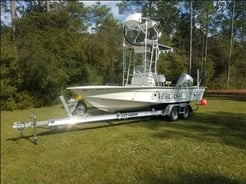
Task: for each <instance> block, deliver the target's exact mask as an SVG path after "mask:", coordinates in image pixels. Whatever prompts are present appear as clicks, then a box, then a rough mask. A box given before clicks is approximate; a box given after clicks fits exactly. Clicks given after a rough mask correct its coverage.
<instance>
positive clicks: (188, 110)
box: [180, 105, 191, 119]
mask: <svg viewBox="0 0 246 184" xmlns="http://www.w3.org/2000/svg"><path fill="white" fill-rule="evenodd" d="M190 114H191V110H190V106H189V105H186V106H185V109H184V113H183V114H181V115H180V118H182V119H187V118H189V117H190Z"/></svg>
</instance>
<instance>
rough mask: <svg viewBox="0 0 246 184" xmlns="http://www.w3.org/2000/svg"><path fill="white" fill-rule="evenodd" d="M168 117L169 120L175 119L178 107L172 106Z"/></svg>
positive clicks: (177, 114)
mask: <svg viewBox="0 0 246 184" xmlns="http://www.w3.org/2000/svg"><path fill="white" fill-rule="evenodd" d="M168 117H169V120H170V121H177V120H178V118H179V109H178V107H173V108H172V110H171V112H170V114H169V116H168Z"/></svg>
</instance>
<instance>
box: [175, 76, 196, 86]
mask: <svg viewBox="0 0 246 184" xmlns="http://www.w3.org/2000/svg"><path fill="white" fill-rule="evenodd" d="M191 86H193V78H192V77H191V76H190V75H188V74H186V73H182V74H181V75H180V76H179V78H178V81H177V84H176V87H191Z"/></svg>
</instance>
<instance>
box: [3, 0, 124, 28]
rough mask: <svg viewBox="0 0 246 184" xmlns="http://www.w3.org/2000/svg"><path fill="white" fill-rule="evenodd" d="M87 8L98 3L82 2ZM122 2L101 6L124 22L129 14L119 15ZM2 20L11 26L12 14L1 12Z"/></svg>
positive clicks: (111, 2)
mask: <svg viewBox="0 0 246 184" xmlns="http://www.w3.org/2000/svg"><path fill="white" fill-rule="evenodd" d="M82 2H83V3H84V5H85V6H91V5H93V4H95V3H96V2H98V1H82ZM119 2H120V1H100V3H101V5H106V6H107V7H109V8H110V9H111V13H112V14H113V16H114V18H115V19H117V20H119V21H120V22H122V21H123V20H124V19H125V18H126V17H127V14H119V9H118V7H117V6H116V4H117V3H119ZM1 20H2V21H3V22H4V23H5V24H7V25H9V24H10V13H2V12H1Z"/></svg>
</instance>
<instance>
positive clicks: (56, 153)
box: [1, 96, 246, 184]
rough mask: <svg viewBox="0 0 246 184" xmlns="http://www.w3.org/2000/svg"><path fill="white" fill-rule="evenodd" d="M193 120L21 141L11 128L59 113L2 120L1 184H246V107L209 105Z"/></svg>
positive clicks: (219, 101) (148, 121) (88, 128)
mask: <svg viewBox="0 0 246 184" xmlns="http://www.w3.org/2000/svg"><path fill="white" fill-rule="evenodd" d="M207 100H208V105H207V106H205V107H201V108H200V109H199V110H198V111H196V112H194V113H193V114H192V117H191V118H190V119H188V120H178V121H176V122H168V121H166V120H163V119H161V118H157V117H155V118H143V119H132V120H124V121H111V122H101V123H95V124H88V125H79V126H77V127H75V128H71V129H70V130H69V131H65V130H49V129H47V128H46V127H41V128H38V133H39V135H38V145H34V144H32V129H29V130H26V131H25V132H24V135H25V137H24V138H21V139H19V138H18V136H19V133H18V132H17V131H16V130H15V129H12V123H13V122H14V121H30V120H31V119H30V118H29V117H30V115H31V113H32V112H33V111H35V112H36V114H37V120H38V121H41V120H46V119H49V118H54V117H62V116H65V111H64V109H62V108H61V105H56V106H52V107H47V108H41V109H29V110H23V111H13V112H6V111H2V112H1V183H3V184H14V183H16V184H36V183H40V184H50V183H52V184H56V183H57V184H61V183H64V184H65V183H66V184H67V183H73V184H76V183H86V184H91V183H93V184H94V183H112V184H115V183H122V184H124V183H141V184H152V183H153V184H157V183H161V184H166V183H172V184H175V183H187V184H188V183H199V184H205V183H207V184H212V183H220V184H222V183H225V184H228V183H229V184H237V183H242V184H243V183H246V101H245V99H243V100H240V99H238V98H232V97H230V98H227V97H220V96H216V97H208V98H207Z"/></svg>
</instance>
